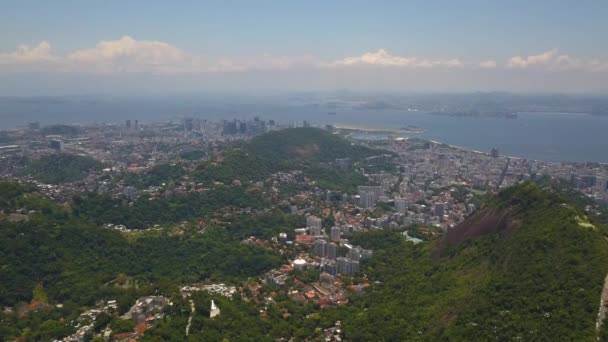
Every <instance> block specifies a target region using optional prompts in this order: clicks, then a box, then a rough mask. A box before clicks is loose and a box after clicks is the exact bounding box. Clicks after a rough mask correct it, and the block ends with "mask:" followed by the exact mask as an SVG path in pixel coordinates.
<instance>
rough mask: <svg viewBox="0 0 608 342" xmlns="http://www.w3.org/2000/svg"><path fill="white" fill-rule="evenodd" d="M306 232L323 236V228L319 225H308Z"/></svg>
mask: <svg viewBox="0 0 608 342" xmlns="http://www.w3.org/2000/svg"><path fill="white" fill-rule="evenodd" d="M308 234H309V235H312V236H323V230H322V229H321V227H317V226H312V227H308Z"/></svg>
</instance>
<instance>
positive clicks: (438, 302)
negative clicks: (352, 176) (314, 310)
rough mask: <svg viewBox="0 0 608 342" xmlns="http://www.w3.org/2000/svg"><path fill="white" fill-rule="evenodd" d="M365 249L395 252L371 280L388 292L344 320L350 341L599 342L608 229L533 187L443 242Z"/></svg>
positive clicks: (379, 261)
mask: <svg viewBox="0 0 608 342" xmlns="http://www.w3.org/2000/svg"><path fill="white" fill-rule="evenodd" d="M379 234H382V233H379ZM384 234H387V235H388V236H390V235H391V233H384ZM366 241H368V242H369V243H372V242H373V241H391V243H388V245H386V246H384V247H383V248H381V249H379V250H378V252H376V250H374V260H373V261H372V262H371V263H370V264H369V265H368V272H370V274H371V275H372V276H373V277H374V278H376V279H379V280H380V281H381V282H382V284H381V285H377V286H375V287H374V289H373V291H372V292H371V293H370V295H369V296H367V297H365V298H363V299H362V300H361V301H360V302H358V303H357V305H356V308H354V309H353V311H352V312H351V313H350V314H348V315H347V316H346V318H345V330H346V333H347V336H348V339H349V340H353V341H363V340H369V339H371V338H372V337H373V338H374V340H383V341H394V340H411V339H416V340H425V341H435V340H445V339H451V340H495V339H501V340H517V339H520V340H524V341H530V340H547V341H551V340H554V341H557V340H560V341H565V340H569V341H592V340H595V338H596V337H595V336H596V331H595V320H596V315H597V310H598V305H599V300H600V293H601V289H602V285H603V281H604V277H605V276H606V273H607V272H608V242H607V240H606V231H605V228H603V227H600V226H598V225H596V224H594V223H591V222H589V221H588V219H587V218H586V216H585V214H584V213H583V212H582V211H581V210H580V209H578V208H576V207H575V206H573V205H570V204H568V203H567V202H566V201H565V200H563V199H562V198H561V197H560V196H559V195H557V194H556V193H550V192H547V191H544V190H541V189H540V188H539V187H538V186H536V185H535V184H523V185H520V186H517V187H513V188H510V189H507V190H505V191H503V192H502V193H500V194H499V195H498V196H497V197H496V198H494V199H493V200H491V201H490V202H489V203H487V205H486V206H485V207H484V208H481V209H480V210H478V211H477V212H476V213H475V214H474V215H472V216H471V217H470V218H468V219H467V220H466V221H465V222H463V223H462V224H460V225H459V226H457V227H455V228H454V229H453V230H451V231H450V232H449V233H448V234H447V235H445V236H444V237H443V238H442V239H441V240H439V241H436V242H435V243H430V244H428V245H417V246H412V245H409V244H408V243H405V242H400V241H398V240H397V241H395V240H391V239H387V238H386V237H385V238H384V239H382V240H379V239H378V238H376V239H370V238H361V243H362V244H363V245H365V243H366ZM357 242H359V241H357ZM376 247H377V246H376ZM361 309H364V310H361Z"/></svg>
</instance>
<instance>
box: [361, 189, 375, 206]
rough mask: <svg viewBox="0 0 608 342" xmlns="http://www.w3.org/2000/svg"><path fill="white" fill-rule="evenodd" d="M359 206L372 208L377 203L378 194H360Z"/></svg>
mask: <svg viewBox="0 0 608 342" xmlns="http://www.w3.org/2000/svg"><path fill="white" fill-rule="evenodd" d="M360 196H361V197H360V203H359V206H360V207H361V208H363V209H371V208H373V207H374V205H375V204H376V195H375V194H374V193H373V192H363V193H362V194H361V195H360Z"/></svg>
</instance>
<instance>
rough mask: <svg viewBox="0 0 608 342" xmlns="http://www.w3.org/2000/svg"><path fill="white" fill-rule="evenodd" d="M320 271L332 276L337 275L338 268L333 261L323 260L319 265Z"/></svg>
mask: <svg viewBox="0 0 608 342" xmlns="http://www.w3.org/2000/svg"><path fill="white" fill-rule="evenodd" d="M321 271H322V272H326V273H329V274H331V275H333V276H335V275H337V274H338V268H337V266H336V262H335V261H329V260H324V261H323V263H322V264H321Z"/></svg>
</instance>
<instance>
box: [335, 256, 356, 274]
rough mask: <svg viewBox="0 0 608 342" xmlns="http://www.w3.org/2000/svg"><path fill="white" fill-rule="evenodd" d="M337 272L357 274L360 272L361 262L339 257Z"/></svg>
mask: <svg viewBox="0 0 608 342" xmlns="http://www.w3.org/2000/svg"><path fill="white" fill-rule="evenodd" d="M336 266H337V271H338V273H339V274H348V275H352V274H356V273H358V272H359V269H360V266H359V261H357V260H352V259H349V258H345V257H339V258H337V259H336Z"/></svg>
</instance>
